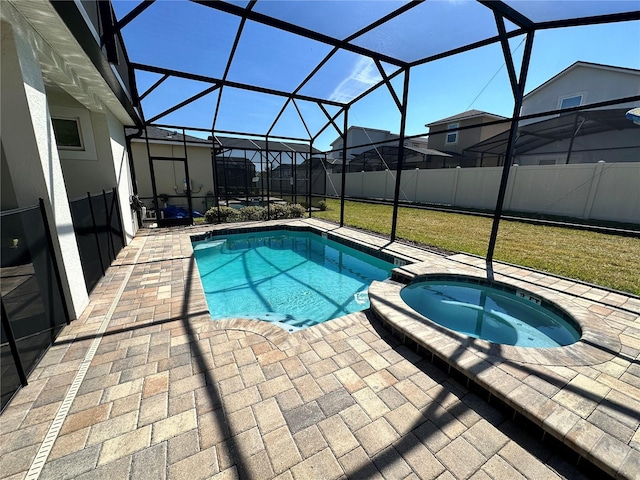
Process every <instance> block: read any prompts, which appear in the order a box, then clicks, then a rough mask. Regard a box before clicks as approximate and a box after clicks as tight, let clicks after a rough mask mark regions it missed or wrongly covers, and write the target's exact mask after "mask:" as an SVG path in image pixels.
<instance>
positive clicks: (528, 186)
mask: <svg viewBox="0 0 640 480" xmlns="http://www.w3.org/2000/svg"><path fill="white" fill-rule="evenodd" d="M346 175H347V176H346V184H345V185H346V186H345V195H346V196H347V197H359V198H372V199H384V200H393V195H394V189H395V176H396V172H395V171H382V172H359V173H347V174H346ZM501 175H502V167H483V168H447V169H429V170H403V171H402V175H401V182H400V200H404V201H410V202H420V203H430V204H437V205H448V206H453V207H462V208H480V209H489V210H492V209H493V208H495V205H496V198H497V195H498V187H499V185H500V177H501ZM341 176H342V174H339V173H333V174H328V176H327V194H328V195H340V190H341V188H340V186H341ZM504 209H505V210H509V211H518V212H533V213H539V214H545V215H558V216H566V217H574V218H581V219H593V220H609V221H615V222H624V223H640V162H628V163H605V162H602V161H601V162H598V163H584V164H575V165H535V166H517V165H514V166H513V167H512V168H511V172H510V174H509V182H508V184H507V191H506V196H505V203H504Z"/></svg>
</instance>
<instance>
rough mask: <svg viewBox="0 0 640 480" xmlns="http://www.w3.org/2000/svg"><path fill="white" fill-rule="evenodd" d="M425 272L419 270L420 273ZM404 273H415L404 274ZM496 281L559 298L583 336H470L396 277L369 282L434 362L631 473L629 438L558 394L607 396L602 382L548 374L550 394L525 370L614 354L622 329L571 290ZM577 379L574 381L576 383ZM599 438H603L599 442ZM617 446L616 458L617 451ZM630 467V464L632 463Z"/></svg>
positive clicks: (395, 328) (380, 307)
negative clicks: (418, 302) (541, 343)
mask: <svg viewBox="0 0 640 480" xmlns="http://www.w3.org/2000/svg"><path fill="white" fill-rule="evenodd" d="M412 270H414V274H413V275H414V276H413V278H415V279H417V280H420V279H421V278H424V277H425V276H428V275H430V274H440V275H441V274H443V273H444V272H443V268H442V266H441V265H439V264H430V263H429V262H425V263H423V264H419V265H412ZM417 272H420V273H417ZM446 273H447V274H450V275H460V276H465V277H468V276H473V277H477V278H486V277H484V276H483V275H481V274H480V273H479V272H478V269H477V268H476V267H470V266H465V265H452V266H450V267H449V268H447V269H446ZM402 276H403V277H404V278H403V279H404V280H407V279H409V280H410V279H411V275H408V277H409V278H407V276H406V272H404V274H403V275H402ZM495 279H496V280H497V281H500V282H502V283H506V284H508V285H511V286H514V287H517V288H521V289H525V290H526V291H529V292H531V293H533V294H535V295H537V296H540V297H542V298H544V299H546V300H547V301H550V302H552V303H555V304H557V305H558V306H560V307H561V308H563V309H564V310H566V311H567V312H568V313H569V314H571V315H572V316H574V317H575V318H576V320H577V321H578V322H579V323H580V326H581V328H582V337H581V339H580V340H579V341H577V342H576V343H574V344H572V345H568V346H564V347H558V348H538V349H534V348H527V347H515V346H510V345H499V344H493V343H490V342H487V341H485V340H480V339H476V338H470V337H468V336H466V335H464V334H461V333H457V332H454V331H451V330H449V329H447V328H445V327H442V326H440V325H438V324H436V323H434V322H432V321H431V320H429V319H428V318H426V317H425V316H423V315H421V314H419V313H418V312H416V311H415V310H413V309H412V308H410V307H409V306H408V305H407V304H406V303H405V302H404V301H403V300H402V298H401V297H400V291H401V290H402V288H403V287H405V286H406V285H407V283H400V282H398V281H396V280H387V281H385V282H374V283H373V284H372V285H371V287H370V288H369V297H370V301H371V310H372V312H373V314H374V316H375V317H376V318H377V319H378V320H380V321H381V322H382V323H383V324H384V325H385V327H386V328H388V329H389V330H390V331H391V332H392V334H393V335H394V336H396V338H399V339H400V340H401V341H402V342H403V343H404V344H406V345H407V346H409V347H412V348H413V349H415V351H417V352H419V353H423V354H426V355H430V356H431V357H432V361H433V360H434V359H436V358H437V359H438V360H440V361H441V362H443V363H444V364H446V365H448V367H449V368H453V369H455V370H456V371H457V372H459V373H460V374H462V375H463V376H464V377H466V378H467V380H468V381H470V382H473V383H474V384H475V385H477V386H478V387H480V388H481V389H482V390H483V391H486V392H488V394H489V395H490V396H495V397H496V398H498V399H499V400H501V401H502V402H504V403H505V404H506V405H508V406H509V407H511V408H512V409H513V410H514V411H515V412H517V413H519V414H521V415H523V416H524V417H525V418H527V419H528V420H529V421H531V422H532V423H533V424H535V425H536V426H538V427H540V428H541V429H542V430H543V432H546V433H549V434H551V435H552V436H553V437H554V438H556V439H557V440H559V441H560V442H562V443H563V444H564V445H566V446H567V447H569V448H571V449H572V450H573V451H575V452H576V453H577V454H578V455H579V456H580V457H582V458H584V459H586V460H588V461H589V462H592V463H593V464H595V465H597V466H598V467H599V468H601V469H602V470H603V471H605V472H606V473H608V474H609V475H611V476H612V477H614V478H632V476H627V474H624V473H622V472H621V470H620V469H621V465H622V463H623V460H624V459H625V458H626V457H627V456H630V457H632V456H635V457H636V460H635V462H638V457H639V455H638V451H637V450H635V449H633V448H632V447H631V446H629V445H626V444H623V443H622V442H620V441H619V440H618V439H617V438H615V437H614V436H612V435H609V434H608V433H607V432H604V431H602V430H601V429H600V428H599V427H597V426H596V425H593V424H592V423H590V422H589V420H588V415H579V414H577V413H576V412H574V411H573V410H572V409H571V408H568V407H567V406H565V404H564V403H566V402H565V399H562V400H559V399H560V398H561V396H562V395H563V394H562V392H563V391H564V390H565V389H566V390H572V389H573V390H574V392H575V391H578V392H579V393H581V394H583V395H584V394H586V395H587V396H590V400H592V401H594V402H599V401H601V400H602V399H603V398H604V395H603V394H602V393H601V391H598V390H597V389H596V391H588V388H589V387H593V386H594V385H595V383H596V382H593V381H591V382H589V381H588V379H587V380H584V379H583V380H582V381H583V383H584V384H583V385H580V382H574V381H573V380H571V381H569V380H566V379H563V378H562V377H561V376H555V377H554V378H552V379H544V377H543V378H541V380H542V381H547V382H550V383H551V384H554V386H555V387H556V388H554V389H553V390H556V389H557V390H558V392H557V393H556V394H555V395H548V394H545V393H542V392H541V391H539V389H540V387H538V389H536V388H534V387H532V386H531V385H529V384H528V383H527V382H526V381H525V378H524V377H523V376H522V375H518V371H520V372H536V371H538V370H539V369H543V371H544V373H545V375H548V374H549V372H548V371H547V370H546V367H552V368H562V369H564V368H567V367H572V366H573V367H588V366H592V365H599V364H602V363H605V362H609V361H611V360H613V359H614V358H615V357H616V355H618V354H619V353H620V350H621V342H620V340H619V338H618V336H617V335H616V334H615V332H611V330H610V329H607V328H604V327H603V326H602V325H603V324H604V325H606V322H603V318H602V317H601V316H599V315H597V314H594V313H592V312H590V311H589V310H587V309H586V308H585V307H583V306H581V305H579V304H578V303H576V301H575V299H573V298H572V297H571V296H570V295H566V294H561V293H558V292H555V291H552V290H549V289H546V288H544V287H541V286H537V285H532V284H528V283H525V282H519V281H514V280H513V279H512V278H510V277H505V276H503V275H499V274H497V275H496V276H495ZM572 384H573V385H572ZM594 437H595V438H598V441H597V442H594ZM612 448H615V449H616V452H615V457H616V458H615V461H614V459H613V455H612V454H611V452H610V450H611V449H612ZM627 470H628V468H627Z"/></svg>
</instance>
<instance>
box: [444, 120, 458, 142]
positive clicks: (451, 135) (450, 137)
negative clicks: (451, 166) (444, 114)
mask: <svg viewBox="0 0 640 480" xmlns="http://www.w3.org/2000/svg"><path fill="white" fill-rule="evenodd" d="M459 126H460V124H458V123H452V124H451V125H448V126H447V130H456V131H455V132H447V141H446V142H445V143H447V144H450V143H458V132H457V129H458V127H459Z"/></svg>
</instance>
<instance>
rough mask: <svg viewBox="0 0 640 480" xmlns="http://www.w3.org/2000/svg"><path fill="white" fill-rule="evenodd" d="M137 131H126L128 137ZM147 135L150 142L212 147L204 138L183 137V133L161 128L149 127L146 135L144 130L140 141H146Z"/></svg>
mask: <svg viewBox="0 0 640 480" xmlns="http://www.w3.org/2000/svg"><path fill="white" fill-rule="evenodd" d="M136 131H137V130H136V129H135V128H127V129H126V133H127V135H131V134H133V133H135V132H136ZM147 135H148V136H149V140H151V141H154V140H155V141H160V142H163V143H164V142H169V143H175V142H177V143H183V142H185V141H186V142H187V143H202V144H203V145H208V146H210V145H211V140H206V139H204V138H198V137H194V136H191V135H182V133H179V132H178V131H176V130H167V129H165V128H159V127H152V126H148V127H147V128H146V134H145V130H144V129H143V130H142V136H141V137H140V139H141V140H144V139H145V138H146V136H147Z"/></svg>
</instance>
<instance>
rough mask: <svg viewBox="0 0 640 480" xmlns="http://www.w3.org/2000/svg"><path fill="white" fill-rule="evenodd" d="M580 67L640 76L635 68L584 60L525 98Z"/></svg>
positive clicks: (569, 67)
mask: <svg viewBox="0 0 640 480" xmlns="http://www.w3.org/2000/svg"><path fill="white" fill-rule="evenodd" d="M580 67H586V68H596V69H600V70H609V71H614V72H622V73H630V74H635V75H640V70H637V69H635V68H627V67H616V66H615V65H605V64H603V63H592V62H583V61H582V60H578V61H577V62H574V63H572V64H571V65H569V66H568V67H567V68H565V69H564V70H562V71H561V72H560V73H557V74H556V75H554V76H553V77H551V78H550V79H549V80H547V81H546V82H544V83H542V84H540V85H538V86H537V87H536V88H534V89H533V90H531V91H530V92H529V93H527V94H526V95H525V96H524V97H523V98H527V97H528V96H530V95H533V94H534V93H536V92H538V91H540V90H542V89H543V88H545V87H546V86H547V85H549V84H550V83H553V82H555V81H556V80H558V79H560V78H561V77H563V76H565V75H567V74H568V73H569V72H572V71H573V70H575V69H576V68H580Z"/></svg>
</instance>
